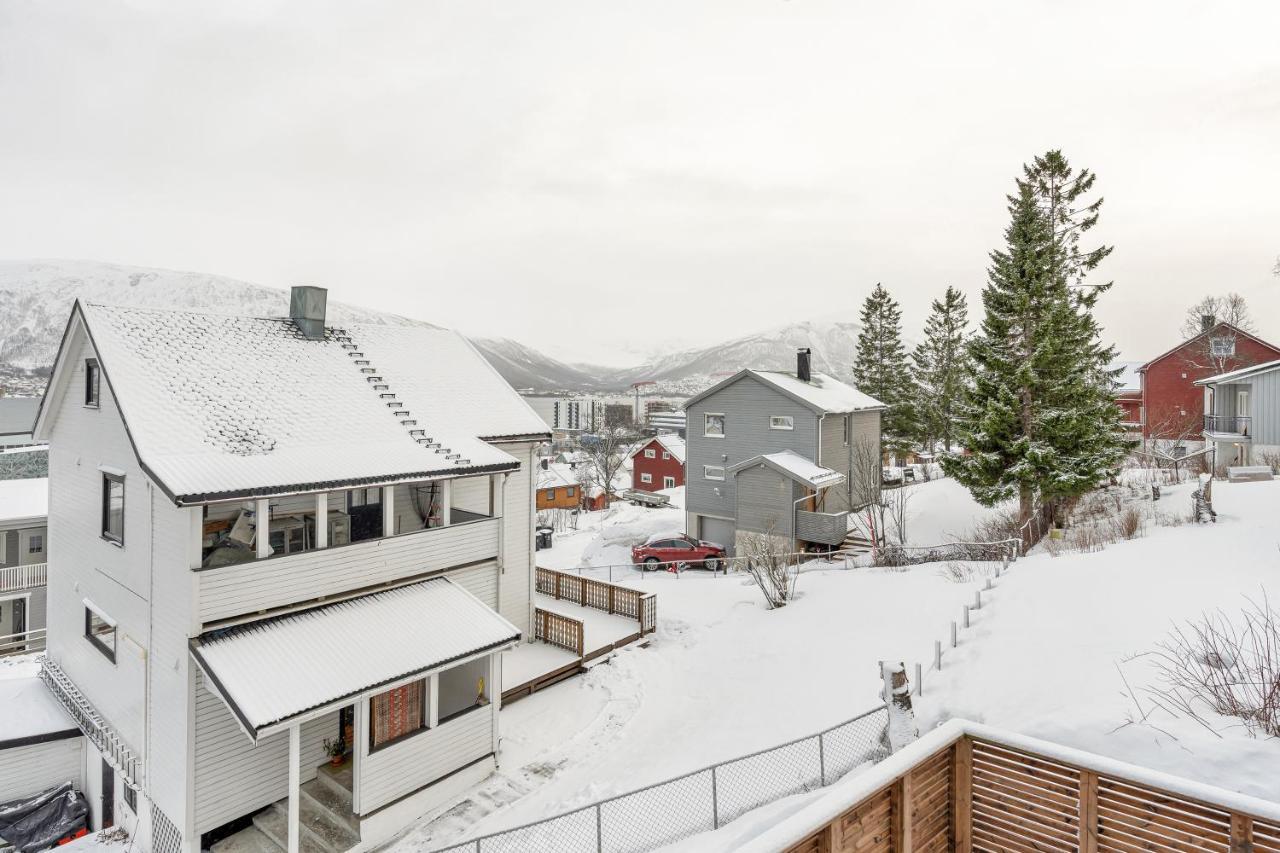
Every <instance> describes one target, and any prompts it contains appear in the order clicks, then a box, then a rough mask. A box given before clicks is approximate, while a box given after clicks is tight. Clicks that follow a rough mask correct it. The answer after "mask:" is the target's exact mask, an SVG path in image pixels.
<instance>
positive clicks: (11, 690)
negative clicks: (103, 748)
mask: <svg viewBox="0 0 1280 853" xmlns="http://www.w3.org/2000/svg"><path fill="white" fill-rule="evenodd" d="M0 708H4V713H3V714H0V747H3V746H4V744H5V742H6V741H20V740H24V739H26V738H47V737H48V736H49V735H55V734H59V733H66V734H67V736H68V737H73V736H75V735H78V734H80V730H79V729H77V728H76V724H75V722H74V721H72V719H71V718H70V717H69V716H67V712H66V711H64V710H63V709H62V706H61V705H60V704H58V700H57V699H55V698H54V697H53V694H52V693H50V692H49V688H47V687H45V686H44V682H43V681H41V680H40V679H39V678H37V677H35V676H26V677H23V678H0Z"/></svg>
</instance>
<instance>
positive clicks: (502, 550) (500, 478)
mask: <svg viewBox="0 0 1280 853" xmlns="http://www.w3.org/2000/svg"><path fill="white" fill-rule="evenodd" d="M490 483H491V486H490V488H492V490H493V509H492V512H493V517H494V518H496V519H498V574H505V573H506V571H507V536H506V532H507V523H506V522H505V521H504V520H503V519H502V516H503V506H504V505H505V501H506V495H507V475H506V474H493V475H491V476H490ZM498 601H499V602H501V601H502V596H501V595H499V596H498Z"/></svg>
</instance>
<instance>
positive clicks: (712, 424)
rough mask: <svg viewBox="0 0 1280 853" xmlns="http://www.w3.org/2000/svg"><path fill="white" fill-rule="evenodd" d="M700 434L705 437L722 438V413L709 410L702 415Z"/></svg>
mask: <svg viewBox="0 0 1280 853" xmlns="http://www.w3.org/2000/svg"><path fill="white" fill-rule="evenodd" d="M702 434H703V435H704V436H706V437H707V438H724V415H723V414H712V413H710V412H708V413H707V414H705V415H703V416H702Z"/></svg>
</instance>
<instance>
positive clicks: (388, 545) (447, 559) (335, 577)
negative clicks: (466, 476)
mask: <svg viewBox="0 0 1280 853" xmlns="http://www.w3.org/2000/svg"><path fill="white" fill-rule="evenodd" d="M497 554H498V520H497V519H489V518H487V519H483V520H481V521H472V522H468V523H466V524H459V525H454V526H450V527H437V528H433V529H431V530H420V531H417V532H416V533H406V534H404V535H403V536H394V537H391V538H389V539H371V540H369V541H366V542H356V543H354V544H352V545H343V546H340V547H336V548H323V549H321V550H318V551H306V552H304V553H301V554H290V555H287V556H283V557H275V558H271V559H267V560H252V561H249V562H247V563H238V564H236V565H233V566H221V567H219V568H216V569H206V570H204V571H201V572H198V573H197V574H198V575H199V578H200V620H201V621H202V622H204V623H209V622H216V621H218V620H220V619H228V618H230V617H233V616H243V615H246V614H252V613H257V612H259V611H263V610H270V609H272V608H275V607H283V606H286V605H289V604H298V603H300V602H304V601H310V600H312V599H315V598H319V597H322V596H329V595H337V594H340V593H343V592H349V591H351V590H357V589H363V588H365V587H369V586H375V585H377V584H382V583H387V582H389V581H395V580H399V579H401V578H408V577H414V576H416V575H421V574H425V573H427V572H434V571H439V570H441V569H447V568H449V567H451V566H457V565H461V564H464V563H474V562H476V561H477V560H491V559H493V558H494V557H496V556H497Z"/></svg>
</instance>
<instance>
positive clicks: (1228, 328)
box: [1138, 322, 1280, 371]
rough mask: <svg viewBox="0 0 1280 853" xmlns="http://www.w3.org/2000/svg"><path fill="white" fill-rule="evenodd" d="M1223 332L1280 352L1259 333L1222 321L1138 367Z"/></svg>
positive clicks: (1160, 359) (1147, 365) (1148, 365)
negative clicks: (1251, 332) (1255, 333)
mask: <svg viewBox="0 0 1280 853" xmlns="http://www.w3.org/2000/svg"><path fill="white" fill-rule="evenodd" d="M1221 333H1226V334H1229V335H1231V336H1232V337H1241V338H1248V339H1249V340H1251V341H1253V342H1255V343H1258V344H1261V345H1262V346H1264V347H1266V348H1267V349H1269V350H1272V351H1273V352H1280V348H1277V347H1275V346H1273V345H1272V344H1270V343H1268V342H1267V341H1264V340H1263V339H1262V338H1260V337H1258V336H1257V335H1251V334H1249V333H1248V332H1246V331H1245V330H1244V329H1241V328H1240V327H1238V326H1233V325H1231V324H1230V323H1225V322H1220V323H1218V324H1217V325H1215V326H1214V327H1213V328H1212V329H1208V330H1207V331H1203V332H1201V333H1200V334H1198V335H1196V336H1194V337H1190V338H1187V339H1186V340H1184V341H1180V342H1179V343H1177V344H1176V345H1175V346H1172V347H1170V348H1169V349H1167V350H1165V351H1164V352H1162V353H1160V354H1159V355H1158V356H1156V357H1155V358H1153V359H1151V360H1150V361H1148V362H1146V363H1145V364H1143V365H1142V366H1141V367H1139V368H1138V370H1140V371H1146V370H1148V369H1150V367H1151V365H1153V364H1155V363H1156V362H1157V361H1163V360H1164V359H1166V358H1168V357H1169V356H1171V355H1173V354H1174V353H1176V352H1178V351H1180V350H1181V349H1182V348H1183V347H1185V346H1187V345H1188V344H1190V343H1193V342H1195V341H1198V340H1200V339H1201V338H1203V337H1206V336H1210V335H1215V334H1221Z"/></svg>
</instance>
